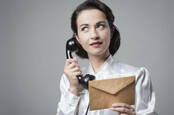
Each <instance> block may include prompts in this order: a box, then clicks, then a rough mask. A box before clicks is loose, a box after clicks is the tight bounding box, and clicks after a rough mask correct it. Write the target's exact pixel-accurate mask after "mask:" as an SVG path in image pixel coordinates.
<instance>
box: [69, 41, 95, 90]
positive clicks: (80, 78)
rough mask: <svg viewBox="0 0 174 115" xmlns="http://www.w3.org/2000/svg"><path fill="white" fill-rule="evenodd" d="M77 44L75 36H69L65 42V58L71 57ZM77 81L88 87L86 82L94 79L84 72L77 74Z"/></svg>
mask: <svg viewBox="0 0 174 115" xmlns="http://www.w3.org/2000/svg"><path fill="white" fill-rule="evenodd" d="M77 50H78V48H77V44H76V42H75V38H70V39H69V40H68V41H67V42H66V58H67V59H69V58H73V57H72V52H75V51H77ZM77 78H78V81H79V83H80V84H81V85H82V86H83V87H84V88H85V89H88V82H89V81H91V80H94V79H95V76H93V75H90V74H86V75H85V76H84V77H83V76H81V75H79V76H77Z"/></svg>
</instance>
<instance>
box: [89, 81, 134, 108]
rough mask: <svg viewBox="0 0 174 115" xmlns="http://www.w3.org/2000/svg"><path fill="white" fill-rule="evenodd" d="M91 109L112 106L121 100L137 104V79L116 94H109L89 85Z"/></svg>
mask: <svg viewBox="0 0 174 115" xmlns="http://www.w3.org/2000/svg"><path fill="white" fill-rule="evenodd" d="M101 95H102V96H101ZM89 97H90V99H89V102H90V103H89V106H90V110H98V109H106V108H111V107H112V104H113V103H116V102H121V103H127V104H129V105H134V104H135V81H134V82H132V83H131V84H129V85H128V86H127V87H125V88H123V89H122V90H120V91H119V92H118V93H116V94H114V95H113V94H109V93H106V92H105V91H102V90H100V89H96V88H93V87H91V86H90V85H89Z"/></svg>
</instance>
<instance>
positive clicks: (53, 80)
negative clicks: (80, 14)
mask: <svg viewBox="0 0 174 115" xmlns="http://www.w3.org/2000/svg"><path fill="white" fill-rule="evenodd" d="M103 1H104V2H105V3H106V4H107V5H109V6H110V7H111V9H112V10H113V13H114V14H115V17H116V21H115V24H116V25H117V26H118V28H119V30H120V33H121V38H122V40H121V48H120V50H119V52H118V53H117V55H115V57H114V58H115V59H119V60H120V61H121V62H124V63H128V64H132V65H135V66H139V67H140V66H145V67H147V68H148V69H149V71H150V73H151V76H152V82H153V86H154V89H155V91H156V97H157V103H156V109H157V111H158V113H159V114H161V115H172V114H173V113H174V110H172V109H173V106H174V103H173V102H174V99H173V96H174V95H173V88H174V87H173V80H174V77H173V68H174V61H173V59H174V54H173V51H172V49H173V48H174V46H173V43H174V40H173V36H174V29H173V27H174V22H173V20H174V13H173V11H174V7H173V5H174V1H173V0H103ZM81 2H82V1H81V0H0V115H55V114H56V107H57V102H58V100H59V98H60V93H59V80H60V77H61V75H62V73H63V68H64V62H65V41H66V40H67V39H68V38H70V37H71V36H72V31H71V29H70V17H71V13H72V11H73V10H74V8H75V7H76V6H77V5H78V4H79V3H81ZM79 61H80V62H79V63H80V64H81V66H83V65H85V64H86V63H87V61H84V60H79Z"/></svg>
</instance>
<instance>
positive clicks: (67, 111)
mask: <svg viewBox="0 0 174 115" xmlns="http://www.w3.org/2000/svg"><path fill="white" fill-rule="evenodd" d="M69 86H70V85H69V81H68V79H67V77H66V76H65V75H64V74H63V75H62V78H61V80H60V92H61V98H60V101H59V102H58V107H57V114H56V115H76V112H77V108H78V102H79V100H80V96H76V95H74V94H73V93H71V92H70V91H69V90H68V88H69Z"/></svg>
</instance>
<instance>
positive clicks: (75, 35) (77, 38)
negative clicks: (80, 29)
mask: <svg viewBox="0 0 174 115" xmlns="http://www.w3.org/2000/svg"><path fill="white" fill-rule="evenodd" d="M74 37H75V38H76V40H77V41H78V42H79V39H80V38H79V36H78V35H77V34H76V33H74Z"/></svg>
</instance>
